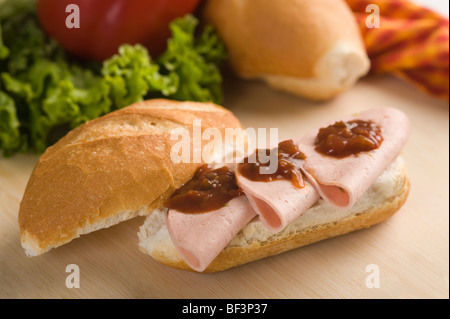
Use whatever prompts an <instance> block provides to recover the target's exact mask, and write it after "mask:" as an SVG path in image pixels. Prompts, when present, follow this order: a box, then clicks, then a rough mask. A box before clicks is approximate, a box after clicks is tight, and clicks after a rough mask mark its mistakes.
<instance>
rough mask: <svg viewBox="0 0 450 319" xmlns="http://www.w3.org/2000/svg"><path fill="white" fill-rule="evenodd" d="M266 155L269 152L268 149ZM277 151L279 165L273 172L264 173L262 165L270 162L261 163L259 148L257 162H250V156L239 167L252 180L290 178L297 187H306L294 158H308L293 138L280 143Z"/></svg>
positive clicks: (242, 173) (265, 165) (264, 180)
mask: <svg viewBox="0 0 450 319" xmlns="http://www.w3.org/2000/svg"><path fill="white" fill-rule="evenodd" d="M264 151H266V155H269V154H268V150H263V152H264ZM274 151H276V152H277V159H278V166H277V170H276V171H275V172H274V173H273V174H263V173H262V172H261V169H260V168H261V167H268V166H269V165H270V162H267V163H261V162H260V160H259V150H258V151H257V152H256V161H255V162H256V163H252V162H249V158H248V157H247V158H245V159H244V161H243V163H240V164H239V165H238V167H237V169H238V170H239V173H240V174H241V175H242V176H244V177H245V178H247V179H249V180H251V181H257V182H270V181H274V180H283V179H284V180H288V181H291V182H292V184H293V185H294V186H295V187H297V188H302V187H304V182H303V175H302V173H301V172H300V170H299V169H298V168H297V167H296V166H295V165H294V163H293V160H304V159H306V156H305V154H303V153H302V152H301V151H300V150H299V148H298V146H297V145H296V144H294V142H293V141H292V140H286V141H283V142H280V143H279V144H278V148H277V149H276V150H274Z"/></svg>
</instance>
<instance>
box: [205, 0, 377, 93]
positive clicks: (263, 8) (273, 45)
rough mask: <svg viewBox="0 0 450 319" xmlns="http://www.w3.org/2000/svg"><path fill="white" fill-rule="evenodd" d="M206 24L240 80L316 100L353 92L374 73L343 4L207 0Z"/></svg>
mask: <svg viewBox="0 0 450 319" xmlns="http://www.w3.org/2000/svg"><path fill="white" fill-rule="evenodd" d="M204 15H205V20H206V21H207V22H209V23H211V24H213V25H214V27H215V28H216V30H217V32H218V34H219V36H220V37H221V39H222V40H223V41H224V43H225V45H226V47H227V49H228V52H229V60H230V64H231V66H232V68H233V69H234V71H235V72H236V74H237V75H239V76H241V77H243V78H247V79H253V78H259V79H263V80H264V81H266V82H267V83H268V84H269V85H270V86H272V87H274V88H277V89H281V90H285V91H288V92H291V93H294V94H298V95H300V96H303V97H306V98H310V99H313V100H326V99H330V98H332V97H334V96H336V95H337V94H339V93H340V92H342V91H344V90H346V89H348V88H350V87H351V86H353V85H354V83H355V82H356V81H357V80H358V79H359V78H360V77H361V76H363V75H365V74H366V73H367V72H368V70H369V68H370V61H369V59H368V57H367V54H366V51H365V48H364V44H363V41H362V38H361V34H360V31H359V27H358V25H357V23H356V20H355V18H354V16H353V14H352V12H351V10H350V8H348V6H347V4H346V3H345V1H343V0H314V1H311V0H277V1H272V0H208V1H207V2H206V5H205V10H204Z"/></svg>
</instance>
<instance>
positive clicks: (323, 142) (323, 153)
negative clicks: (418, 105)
mask: <svg viewBox="0 0 450 319" xmlns="http://www.w3.org/2000/svg"><path fill="white" fill-rule="evenodd" d="M329 120H330V123H328V124H325V125H323V126H322V127H320V128H317V129H315V130H313V131H311V132H309V133H308V134H306V135H304V136H299V137H292V139H289V140H286V141H280V142H279V143H278V145H275V146H270V147H269V148H267V149H258V148H254V147H252V146H249V145H250V144H251V143H249V139H248V138H245V136H246V135H245V130H244V128H243V127H242V126H241V124H240V123H239V121H238V120H237V119H236V118H235V117H234V116H233V114H232V113H231V112H230V111H227V110H226V109H224V108H222V107H220V106H217V105H214V104H211V103H193V102H175V101H169V100H161V99H159V100H150V101H145V102H140V103H137V104H134V105H131V106H129V107H127V108H124V109H122V110H119V111H116V112H113V113H110V114H109V115H106V116H104V117H102V118H99V119H96V120H93V121H91V122H87V123H86V124H84V125H82V126H80V127H79V128H77V129H75V130H74V131H72V132H70V133H69V134H68V135H67V136H66V137H64V138H63V139H61V140H60V141H59V142H58V143H56V144H55V145H54V146H52V147H50V148H49V149H48V150H47V151H46V152H45V153H44V154H43V155H42V157H41V158H40V160H39V162H38V163H37V165H36V167H35V169H34V171H33V173H32V175H31V177H30V181H29V183H28V185H27V187H26V190H25V193H24V197H23V200H22V202H21V206H20V212H19V225H20V231H21V243H22V246H23V248H24V249H25V252H26V253H27V255H29V256H36V255H40V254H42V253H44V252H46V251H48V250H50V249H51V248H55V247H58V246H60V245H63V244H66V243H68V242H70V241H71V240H73V239H75V238H77V237H79V236H80V235H82V234H87V233H89V232H91V231H94V230H97V229H100V228H105V227H109V226H111V225H114V224H117V223H119V222H121V221H123V220H127V219H129V218H132V217H135V216H138V215H146V216H147V217H146V219H145V221H144V223H143V225H142V226H141V227H140V229H139V231H138V238H139V249H140V250H141V251H142V252H144V253H146V254H148V255H150V256H152V257H153V258H154V259H156V260H158V261H159V262H161V263H163V264H166V265H168V266H171V267H175V268H180V269H185V270H191V271H197V272H216V271H222V270H225V269H228V268H231V267H235V266H239V265H243V264H246V263H249V262H251V261H256V260H259V259H262V258H265V257H268V256H273V255H276V254H279V253H282V252H285V251H288V250H291V249H294V248H298V247H301V246H304V245H307V244H310V243H314V242H317V241H319V240H323V239H327V238H331V237H334V236H337V235H341V234H345V233H349V232H352V231H356V230H358V229H362V228H367V227H370V226H372V225H375V224H377V223H380V222H382V221H384V220H386V219H388V218H389V217H390V216H392V215H393V214H394V213H395V212H396V211H398V210H399V209H400V207H401V206H402V205H403V203H404V202H405V201H406V199H407V196H408V192H409V185H410V182H409V179H408V175H407V172H406V169H405V164H404V162H403V159H402V157H401V150H402V148H403V146H404V145H405V143H406V141H407V138H408V136H409V130H410V129H409V122H408V119H407V117H406V116H405V115H404V114H403V113H402V112H401V111H399V110H397V109H392V108H384V109H375V110H368V111H366V112H363V113H360V114H356V115H353V116H349V117H346V118H342V119H334V120H332V119H329ZM196 121H202V122H201V124H202V125H201V128H200V131H201V132H202V133H205V132H207V130H208V129H210V128H213V129H216V130H217V132H219V133H225V132H226V130H227V129H230V128H232V129H233V130H234V131H235V132H238V134H237V135H238V136H244V138H240V139H239V138H236V139H233V141H230V140H229V139H228V140H227V139H226V138H225V139H224V140H221V141H220V142H221V143H219V144H222V147H221V148H220V151H217V150H213V149H212V148H209V147H208V145H209V144H208V143H197V142H196V141H195V140H190V141H191V142H192V144H193V145H191V146H190V148H189V154H190V156H189V160H187V161H174V160H173V159H174V156H173V155H174V154H173V153H174V149H175V153H177V154H178V150H179V149H177V148H176V147H175V146H176V145H177V143H179V141H178V140H173V139H172V137H173V136H171V132H172V133H173V132H174V130H177V129H180V128H183V129H185V130H186V132H188V133H192V134H187V136H190V138H193V136H194V135H195V134H193V133H194V132H195V130H196V129H197V128H196V127H195V125H193V123H195V122H196ZM239 134H241V135H239ZM224 135H225V134H224ZM217 136H220V134H217ZM195 144H197V145H195ZM242 150H244V151H243V152H242ZM198 152H202V153H204V154H207V155H209V157H208V158H209V159H208V161H207V162H205V161H203V160H202V161H193V160H192V158H193V155H194V154H196V153H198ZM265 155H266V157H268V158H269V160H268V161H264V160H263V159H264V156H265ZM224 159H232V161H229V160H224ZM272 160H274V161H275V163H276V165H275V166H274V167H272V165H271V164H272V163H273V161H272Z"/></svg>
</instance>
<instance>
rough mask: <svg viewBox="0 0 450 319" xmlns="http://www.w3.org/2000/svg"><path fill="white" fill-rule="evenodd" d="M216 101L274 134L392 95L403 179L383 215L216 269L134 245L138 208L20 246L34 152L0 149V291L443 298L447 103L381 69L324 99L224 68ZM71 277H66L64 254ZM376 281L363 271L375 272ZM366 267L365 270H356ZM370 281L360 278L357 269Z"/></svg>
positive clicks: (20, 294)
mask: <svg viewBox="0 0 450 319" xmlns="http://www.w3.org/2000/svg"><path fill="white" fill-rule="evenodd" d="M225 89H226V92H225V96H226V101H225V106H226V107H228V108H230V109H231V110H232V111H233V112H235V114H236V115H237V116H238V118H240V119H241V121H242V123H243V125H244V126H246V127H254V128H271V127H277V128H279V137H280V138H281V139H284V138H290V137H295V136H301V135H302V134H303V133H305V132H306V131H308V130H309V129H311V128H313V127H316V126H318V125H321V124H322V123H324V122H327V121H329V120H334V119H336V118H339V117H341V116H343V115H347V114H352V113H354V112H357V111H362V110H366V109H369V108H372V107H383V106H390V107H397V108H399V109H401V110H403V111H404V112H405V113H406V114H407V115H408V116H409V118H410V120H411V123H412V128H413V131H412V135H411V138H410V140H409V141H408V144H407V146H406V147H405V149H404V158H405V160H406V163H407V167H408V170H409V173H410V177H411V181H412V189H411V193H410V196H409V199H408V201H407V202H406V204H405V205H404V207H403V208H402V209H401V210H400V211H399V212H398V213H397V214H395V215H394V216H393V217H392V218H391V219H390V220H388V221H386V222H384V223H382V224H380V225H377V226H375V227H372V228H370V229H367V230H362V231H358V232H354V233H351V234H348V235H344V236H341V237H337V238H334V239H328V240H325V241H322V242H319V243H316V244H313V245H310V246H306V247H303V248H299V249H296V250H293V251H290V252H287V253H284V254H281V255H279V256H275V257H270V258H267V259H264V260H261V261H257V262H253V263H250V264H247V265H244V266H241V267H237V268H234V269H230V270H227V271H224V272H221V273H217V274H208V275H203V274H197V273H190V272H186V271H181V270H176V269H171V268H168V267H166V266H163V265H161V264H159V263H158V262H156V261H154V260H153V259H152V258H151V257H149V256H147V255H145V254H143V253H141V252H140V251H139V249H138V247H137V243H138V239H137V231H138V228H139V226H140V225H141V224H142V223H143V218H142V217H140V218H136V219H134V220H130V221H128V222H125V223H122V224H120V225H116V226H113V227H111V228H109V229H104V230H100V231H97V232H95V233H92V234H89V235H85V236H82V237H81V238H79V239H77V240H74V241H72V242H71V243H69V244H67V245H65V246H62V247H60V248H58V249H55V250H52V251H50V252H48V253H47V254H44V255H42V256H39V257H34V258H28V257H26V256H25V254H24V251H23V249H22V247H21V246H20V241H19V230H18V223H17V213H18V210H19V204H20V200H21V197H22V194H23V192H24V189H25V186H26V183H27V180H28V178H29V176H30V173H31V171H32V169H33V166H34V164H35V163H36V161H37V158H38V157H37V156H31V155H19V156H15V157H13V158H10V159H0V297H1V298H49V297H50V298H80V297H81V298H448V297H449V276H448V275H449V265H448V260H449V228H448V225H449V219H448V215H449V195H448V192H449V107H448V103H447V102H442V101H440V100H436V99H434V98H431V97H428V96H425V95H424V94H422V93H421V92H418V91H416V90H415V89H414V88H413V87H411V86H410V85H408V84H406V83H404V82H402V81H400V80H397V79H395V78H393V77H382V78H368V79H364V80H362V81H360V82H359V83H358V84H357V85H356V87H355V88H353V89H352V90H350V91H349V92H346V93H344V94H343V95H341V96H339V97H338V98H336V99H335V100H333V101H329V102H326V103H314V102H310V101H307V100H304V99H301V98H298V97H295V96H291V95H288V94H285V93H281V92H276V91H273V90H271V89H269V88H268V87H266V86H265V85H264V84H262V83H259V82H246V81H242V80H238V79H235V78H233V77H228V78H227V80H226V88H225ZM71 264H75V265H77V266H78V268H79V275H80V276H79V279H80V281H79V283H80V288H68V287H67V286H66V279H67V277H68V276H70V275H72V274H73V273H72V272H66V267H67V266H68V265H71ZM368 265H376V266H375V267H377V269H378V274H379V288H369V287H368V286H367V285H366V281H367V280H368V279H370V277H369V276H374V275H375V274H376V273H375V272H374V271H373V270H371V268H369V269H368V268H367V267H368ZM367 270H369V272H367ZM369 281H370V280H369Z"/></svg>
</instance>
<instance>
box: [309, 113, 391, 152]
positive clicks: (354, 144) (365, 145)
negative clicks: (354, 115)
mask: <svg viewBox="0 0 450 319" xmlns="http://www.w3.org/2000/svg"><path fill="white" fill-rule="evenodd" d="M382 142H383V136H382V135H381V128H380V126H379V125H378V124H377V123H375V122H373V121H362V120H353V121H348V122H343V121H340V122H336V123H334V124H333V125H330V126H328V127H325V128H321V129H320V130H319V133H318V134H317V137H316V141H315V145H316V147H315V150H316V151H317V152H319V153H321V154H324V155H328V156H332V157H337V158H344V157H347V156H350V155H357V154H359V153H361V152H368V151H371V150H374V149H377V148H379V147H380V145H381V143H382Z"/></svg>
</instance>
